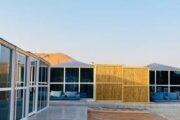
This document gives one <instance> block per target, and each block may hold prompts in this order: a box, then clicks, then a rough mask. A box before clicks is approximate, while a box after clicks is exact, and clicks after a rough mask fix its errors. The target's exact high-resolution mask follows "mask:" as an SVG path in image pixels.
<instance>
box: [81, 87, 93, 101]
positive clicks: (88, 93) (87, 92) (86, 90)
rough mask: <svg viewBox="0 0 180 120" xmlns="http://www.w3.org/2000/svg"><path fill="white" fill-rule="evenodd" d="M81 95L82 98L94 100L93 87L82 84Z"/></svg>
mask: <svg viewBox="0 0 180 120" xmlns="http://www.w3.org/2000/svg"><path fill="white" fill-rule="evenodd" d="M80 95H81V98H93V85H92V84H81V89H80Z"/></svg>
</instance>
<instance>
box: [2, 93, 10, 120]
mask: <svg viewBox="0 0 180 120" xmlns="http://www.w3.org/2000/svg"><path fill="white" fill-rule="evenodd" d="M9 117H10V91H0V120H9V119H10V118H9Z"/></svg>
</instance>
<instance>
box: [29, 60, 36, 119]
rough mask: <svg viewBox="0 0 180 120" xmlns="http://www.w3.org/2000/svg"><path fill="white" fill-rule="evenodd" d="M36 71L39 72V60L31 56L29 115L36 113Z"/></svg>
mask: <svg viewBox="0 0 180 120" xmlns="http://www.w3.org/2000/svg"><path fill="white" fill-rule="evenodd" d="M36 72H37V61H36V60H35V59H33V58H31V65H30V81H29V111H28V113H29V114H28V116H31V115H32V114H34V113H35V104H36Z"/></svg>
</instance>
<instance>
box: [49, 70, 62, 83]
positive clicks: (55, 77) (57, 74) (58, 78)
mask: <svg viewBox="0 0 180 120" xmlns="http://www.w3.org/2000/svg"><path fill="white" fill-rule="evenodd" d="M51 82H64V69H63V68H51Z"/></svg>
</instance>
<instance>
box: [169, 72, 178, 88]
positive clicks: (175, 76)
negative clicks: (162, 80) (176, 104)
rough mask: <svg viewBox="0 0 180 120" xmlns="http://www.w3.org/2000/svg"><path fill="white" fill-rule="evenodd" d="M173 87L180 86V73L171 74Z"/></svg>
mask: <svg viewBox="0 0 180 120" xmlns="http://www.w3.org/2000/svg"><path fill="white" fill-rule="evenodd" d="M170 79H171V80H170V82H171V85H180V71H171V72H170Z"/></svg>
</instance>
